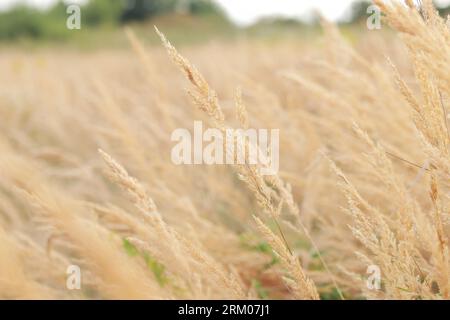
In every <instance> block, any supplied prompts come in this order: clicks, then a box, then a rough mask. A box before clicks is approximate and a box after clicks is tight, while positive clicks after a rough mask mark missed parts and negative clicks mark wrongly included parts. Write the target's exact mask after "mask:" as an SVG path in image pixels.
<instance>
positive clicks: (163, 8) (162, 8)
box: [121, 0, 177, 21]
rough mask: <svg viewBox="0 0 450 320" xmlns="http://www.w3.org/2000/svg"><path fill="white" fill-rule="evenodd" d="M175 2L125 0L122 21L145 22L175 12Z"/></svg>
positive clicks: (175, 0) (169, 0)
mask: <svg viewBox="0 0 450 320" xmlns="http://www.w3.org/2000/svg"><path fill="white" fill-rule="evenodd" d="M176 5H177V0H126V1H125V8H124V10H123V12H122V15H121V19H122V21H130V20H145V19H148V18H150V17H153V16H156V15H160V14H163V13H167V12H170V11H175V9H176Z"/></svg>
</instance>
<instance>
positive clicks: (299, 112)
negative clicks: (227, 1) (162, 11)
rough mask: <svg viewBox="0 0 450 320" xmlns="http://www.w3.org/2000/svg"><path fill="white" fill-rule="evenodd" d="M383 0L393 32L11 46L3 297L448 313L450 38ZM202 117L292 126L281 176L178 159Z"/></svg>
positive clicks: (1, 128)
mask: <svg viewBox="0 0 450 320" xmlns="http://www.w3.org/2000/svg"><path fill="white" fill-rule="evenodd" d="M376 2H377V3H378V4H379V5H380V6H381V7H382V9H383V12H384V13H385V14H386V24H384V25H383V29H382V30H377V31H368V30H365V29H361V30H351V29H350V28H348V29H346V30H344V32H340V30H339V29H338V28H337V27H336V26H334V25H332V24H330V23H328V22H326V21H323V22H322V27H323V32H320V35H319V34H318V33H316V32H312V33H311V34H308V35H303V36H300V37H298V38H296V37H295V36H294V35H293V34H287V35H285V36H283V37H276V36H274V37H258V36H248V35H247V36H239V35H237V36H232V37H229V36H227V35H229V33H228V32H224V34H225V36H224V37H220V38H218V40H217V41H214V40H212V41H206V42H205V41H197V40H196V39H200V37H198V38H197V37H195V36H194V37H193V38H195V39H194V40H193V42H191V41H189V42H186V43H183V41H182V40H179V39H177V36H176V31H173V30H165V23H161V24H158V23H156V24H157V26H158V28H159V30H160V31H161V33H159V32H158V31H157V32H154V33H152V37H154V38H150V39H148V38H145V37H144V35H143V33H142V32H141V31H142V30H141V29H138V30H137V32H135V31H133V27H131V28H128V29H126V30H124V31H121V32H122V35H121V37H123V39H127V45H126V46H123V45H122V44H121V45H119V46H117V47H115V48H107V49H101V48H96V49H95V50H87V51H85V50H74V49H73V48H71V47H66V46H64V47H63V48H59V49H58V48H57V47H54V46H50V47H48V48H41V49H33V50H30V51H29V50H25V49H24V48H22V47H20V46H19V47H15V48H14V47H8V48H5V50H2V51H1V52H0V70H1V72H0V84H1V85H0V118H1V122H0V132H1V134H0V298H2V299H17V298H24V299H38V298H44V299H68V298H69V299H70V298H73V299H180V298H182V299H247V298H254V299H449V298H450V266H449V264H450V260H449V244H448V236H449V234H450V226H449V222H450V219H449V209H450V197H449V196H450V193H449V191H450V185H449V177H450V149H449V147H450V146H449V144H450V131H449V128H448V111H447V110H448V108H449V97H450V76H449V75H450V62H449V61H450V60H449V59H448V58H449V56H450V29H449V28H450V25H449V24H448V23H446V21H445V20H443V19H442V18H440V17H439V16H438V15H437V14H436V13H435V11H434V9H433V7H432V5H431V4H430V1H423V2H424V6H423V8H422V10H421V11H418V10H417V9H415V8H412V5H411V7H405V6H401V5H392V6H391V5H383V2H382V1H376ZM407 2H408V3H410V1H407ZM167 24H169V23H167ZM388 24H389V25H390V26H391V28H390V27H388ZM134 29H137V28H134ZM166 31H167V32H166ZM158 33H159V34H158ZM163 33H167V34H166V35H167V39H168V40H167V39H166V38H165V36H164V35H163ZM145 34H148V33H145ZM174 34H175V35H174ZM181 38H183V37H182V36H181V35H180V39H181ZM156 39H157V40H156ZM119 41H122V40H119ZM156 41H158V42H157V44H156ZM168 41H171V42H172V44H173V45H174V46H175V47H177V49H175V47H174V46H172V45H171V44H170V43H169V42H168ZM188 43H191V44H188ZM177 44H180V47H179V48H178V46H177ZM194 66H195V67H194ZM194 121H203V123H204V125H208V126H210V127H215V128H218V129H219V130H220V131H221V132H225V130H226V129H227V128H230V127H234V128H246V127H251V128H267V129H280V171H279V173H278V175H274V176H262V175H261V174H259V171H258V169H259V167H258V166H259V165H234V166H231V165H229V166H228V165H227V166H225V165H223V166H219V165H217V166H214V165H210V166H207V165H175V164H173V162H172V160H171V149H172V147H173V144H174V143H173V142H172V141H171V134H172V132H173V131H174V130H175V129H177V128H188V129H190V128H192V126H193V123H194ZM74 265H75V266H78V267H79V268H80V271H81V286H80V289H79V290H69V289H70V288H69V287H70V286H69V280H70V279H71V272H70V271H69V270H70V267H69V266H74ZM369 266H372V267H376V268H379V270H380V276H381V278H380V280H381V287H380V288H379V289H378V290H374V289H373V288H371V287H370V286H368V285H367V279H368V277H370V275H371V274H370V273H369V274H368V273H367V272H368V267H369ZM68 268H69V269H68ZM369 270H370V268H369Z"/></svg>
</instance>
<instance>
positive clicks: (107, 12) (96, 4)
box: [82, 0, 125, 26]
mask: <svg viewBox="0 0 450 320" xmlns="http://www.w3.org/2000/svg"><path fill="white" fill-rule="evenodd" d="M124 9H125V7H124V3H123V2H122V1H111V0H91V1H89V3H88V4H87V5H86V6H85V7H84V8H83V12H82V19H83V23H85V24H87V25H89V26H98V25H101V24H115V23H117V22H119V20H120V17H121V14H122V12H123V10H124Z"/></svg>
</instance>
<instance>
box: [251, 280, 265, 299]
mask: <svg viewBox="0 0 450 320" xmlns="http://www.w3.org/2000/svg"><path fill="white" fill-rule="evenodd" d="M252 287H253V288H255V291H256V294H257V295H258V298H259V299H269V290H268V289H267V288H265V287H264V286H263V285H262V283H261V281H259V280H257V279H253V280H252Z"/></svg>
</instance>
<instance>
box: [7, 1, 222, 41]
mask: <svg viewBox="0 0 450 320" xmlns="http://www.w3.org/2000/svg"><path fill="white" fill-rule="evenodd" d="M66 10H67V5H66V4H64V3H63V2H62V1H59V2H57V3H56V4H55V5H54V6H53V7H51V8H50V9H49V10H47V11H42V10H38V9H35V8H31V7H27V6H25V5H19V6H16V7H13V8H11V9H10V10H8V11H6V12H0V40H16V39H19V38H31V39H38V40H42V39H50V40H64V39H66V38H68V37H70V36H73V35H75V34H77V33H82V32H84V31H85V30H89V31H91V30H92V28H98V27H103V26H114V25H118V24H120V23H126V22H130V21H144V20H147V19H151V18H153V17H156V16H160V15H164V14H167V13H171V12H182V13H185V14H191V15H195V16H198V15H208V16H209V15H212V14H213V15H215V16H217V17H221V18H222V19H225V15H224V13H223V12H222V10H221V8H220V7H218V6H217V5H216V4H214V3H213V2H212V1H211V0H114V1H111V0H90V1H89V2H88V3H87V4H85V5H84V6H83V7H82V8H81V23H82V30H81V31H80V32H74V31H71V30H68V29H67V28H66V22H67V18H68V13H67V11H66Z"/></svg>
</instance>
